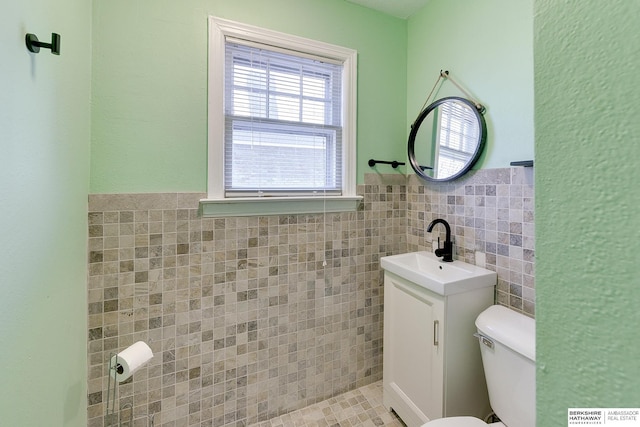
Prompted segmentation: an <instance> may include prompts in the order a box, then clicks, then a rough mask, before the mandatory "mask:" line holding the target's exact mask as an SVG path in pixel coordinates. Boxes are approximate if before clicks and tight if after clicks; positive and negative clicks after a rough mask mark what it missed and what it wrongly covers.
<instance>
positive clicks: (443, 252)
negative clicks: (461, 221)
mask: <svg viewBox="0 0 640 427" xmlns="http://www.w3.org/2000/svg"><path fill="white" fill-rule="evenodd" d="M438 223H440V224H442V225H444V228H445V230H446V233H447V235H446V237H445V240H444V247H443V248H440V239H438V249H436V252H435V253H436V256H437V257H442V261H444V262H452V261H453V243H451V227H449V223H448V222H447V221H445V220H444V219H442V218H438V219H434V220H433V221H431V224H429V226H428V227H427V231H428V232H429V233H431V230H433V227H434V226H435V225H436V224H438Z"/></svg>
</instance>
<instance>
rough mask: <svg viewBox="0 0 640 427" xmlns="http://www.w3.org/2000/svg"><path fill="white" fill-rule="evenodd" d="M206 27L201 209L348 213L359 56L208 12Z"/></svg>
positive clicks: (246, 212)
mask: <svg viewBox="0 0 640 427" xmlns="http://www.w3.org/2000/svg"><path fill="white" fill-rule="evenodd" d="M209 24H210V26H209V33H210V43H209V50H210V51H209V165H208V174H209V178H208V185H209V190H208V199H207V200H204V201H203V213H204V214H205V215H207V216H217V215H252V214H270V213H303V212H318V211H323V210H324V211H339V210H351V209H354V208H355V206H356V204H355V202H356V201H357V200H358V198H357V197H356V195H355V144H356V141H355V100H356V94H355V88H356V81H355V79H356V70H355V69H356V52H355V51H353V50H351V49H346V48H342V47H337V46H333V45H328V44H325V43H320V42H316V41H311V40H308V39H303V38H300V37H295V36H291V35H287V34H282V33H277V32H274V31H270V30H264V29H261V28H257V27H253V26H248V25H244V24H239V23H236V22H231V21H227V20H223V19H219V18H214V17H211V18H210V23H209ZM282 202H285V203H284V204H283V203H282ZM345 203H346V205H345ZM265 210H266V211H265Z"/></svg>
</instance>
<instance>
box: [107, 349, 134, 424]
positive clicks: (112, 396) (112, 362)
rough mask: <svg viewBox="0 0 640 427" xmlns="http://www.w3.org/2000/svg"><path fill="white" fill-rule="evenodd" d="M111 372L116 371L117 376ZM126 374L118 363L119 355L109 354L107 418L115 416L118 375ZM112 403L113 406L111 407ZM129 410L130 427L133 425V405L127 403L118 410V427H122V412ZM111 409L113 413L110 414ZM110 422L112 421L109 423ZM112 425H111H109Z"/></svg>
mask: <svg viewBox="0 0 640 427" xmlns="http://www.w3.org/2000/svg"><path fill="white" fill-rule="evenodd" d="M111 371H114V372H115V374H114V375H111ZM123 372H124V368H123V367H122V365H121V364H120V363H118V354H117V353H113V352H112V353H110V354H109V371H108V372H107V377H109V382H108V385H107V418H109V417H113V416H114V415H115V410H116V409H115V408H116V388H117V387H118V380H116V377H117V375H119V374H122V373H123ZM112 377H113V389H112V387H111V379H112ZM109 403H111V405H109ZM127 408H128V409H129V425H130V426H132V425H133V405H132V404H131V403H126V404H124V405H122V407H121V408H120V409H119V410H118V426H119V427H122V418H121V417H120V411H121V410H125V409H127ZM109 409H111V412H109ZM108 422H110V421H108ZM108 425H110V424H108Z"/></svg>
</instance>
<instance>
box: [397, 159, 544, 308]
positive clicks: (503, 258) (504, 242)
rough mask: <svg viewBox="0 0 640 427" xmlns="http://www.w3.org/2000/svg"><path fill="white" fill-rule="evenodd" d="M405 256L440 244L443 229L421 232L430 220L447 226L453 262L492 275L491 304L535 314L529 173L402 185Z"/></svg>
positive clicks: (488, 173) (498, 172) (476, 174)
mask: <svg viewBox="0 0 640 427" xmlns="http://www.w3.org/2000/svg"><path fill="white" fill-rule="evenodd" d="M407 193H408V194H407V201H408V208H407V209H408V212H407V222H408V228H407V243H408V249H409V251H413V250H431V249H432V241H433V240H434V239H437V237H438V236H440V239H441V241H443V240H444V227H442V226H441V225H438V226H436V228H435V229H434V230H433V233H427V232H426V231H425V230H426V227H427V225H428V224H429V222H431V220H433V219H435V218H444V219H446V220H447V221H448V222H449V224H450V225H451V228H452V230H451V234H452V235H453V239H454V242H455V243H454V250H455V251H456V256H455V257H454V258H455V259H461V260H465V261H466V262H469V263H471V264H476V252H477V251H478V252H482V253H483V254H484V257H485V258H486V261H485V267H486V268H487V269H489V270H492V271H496V272H497V273H498V286H497V287H496V300H497V302H498V303H499V304H502V305H505V306H508V307H510V308H511V309H513V310H516V311H519V312H522V313H524V314H527V315H529V316H532V317H533V316H534V315H535V282H534V278H535V273H534V256H535V251H534V249H535V246H534V198H533V196H534V187H533V168H523V167H517V168H504V169H483V170H479V171H472V172H471V173H469V174H467V175H465V177H463V178H461V179H458V180H456V181H454V182H453V183H437V184H431V183H430V184H429V185H427V186H425V185H424V184H423V183H422V182H421V181H419V180H418V178H417V177H415V176H412V177H409V180H408V185H407Z"/></svg>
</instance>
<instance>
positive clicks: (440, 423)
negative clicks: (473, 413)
mask: <svg viewBox="0 0 640 427" xmlns="http://www.w3.org/2000/svg"><path fill="white" fill-rule="evenodd" d="M488 425H489V424H487V423H485V422H484V421H482V420H480V419H478V418H475V417H450V418H440V419H437V420H433V421H429V422H428V423H426V424H423V426H422V427H486V426H488Z"/></svg>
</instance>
